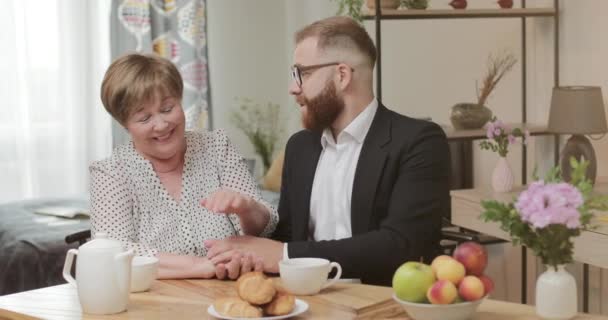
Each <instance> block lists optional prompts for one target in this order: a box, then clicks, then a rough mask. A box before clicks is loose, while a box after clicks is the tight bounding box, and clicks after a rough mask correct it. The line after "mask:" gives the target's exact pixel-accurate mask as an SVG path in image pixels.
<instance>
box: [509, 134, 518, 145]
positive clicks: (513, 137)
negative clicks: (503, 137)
mask: <svg viewBox="0 0 608 320" xmlns="http://www.w3.org/2000/svg"><path fill="white" fill-rule="evenodd" d="M507 139H509V144H514V143H515V142H516V140H515V136H514V135H512V134H509V136H507Z"/></svg>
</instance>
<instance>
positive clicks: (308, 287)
mask: <svg viewBox="0 0 608 320" xmlns="http://www.w3.org/2000/svg"><path fill="white" fill-rule="evenodd" d="M333 268H336V270H337V272H336V276H335V277H334V278H333V279H331V280H329V281H328V280H327V276H328V275H329V272H330V271H331V270H332V269H333ZM279 272H280V273H281V281H282V282H283V286H284V287H285V289H287V291H289V292H290V293H292V294H296V295H312V294H317V293H319V291H321V289H324V288H327V287H329V286H331V285H333V284H334V283H336V282H337V281H338V279H340V276H341V275H342V267H340V264H338V263H337V262H329V260H326V259H321V258H295V259H287V260H282V261H280V262H279Z"/></svg>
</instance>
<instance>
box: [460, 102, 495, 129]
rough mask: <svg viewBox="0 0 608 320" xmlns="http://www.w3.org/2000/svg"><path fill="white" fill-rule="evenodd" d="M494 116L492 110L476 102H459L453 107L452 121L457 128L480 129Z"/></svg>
mask: <svg viewBox="0 0 608 320" xmlns="http://www.w3.org/2000/svg"><path fill="white" fill-rule="evenodd" d="M490 118H492V110H490V109H488V107H486V106H480V105H478V104H476V103H458V104H456V105H454V106H453V107H452V114H451V115H450V121H451V122H452V125H453V126H454V128H455V129H479V128H482V127H483V126H484V125H485V124H486V123H487V122H488V121H489V120H490Z"/></svg>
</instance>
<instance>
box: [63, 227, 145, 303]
mask: <svg viewBox="0 0 608 320" xmlns="http://www.w3.org/2000/svg"><path fill="white" fill-rule="evenodd" d="M75 255H78V259H76V279H74V278H73V277H72V275H71V274H70V270H71V269H72V263H73V261H74V256H75ZM132 259H133V250H128V251H125V250H124V249H123V247H122V245H121V243H120V242H119V241H117V240H113V239H108V236H107V234H105V233H97V234H96V235H95V238H94V239H93V240H91V241H89V242H87V243H85V244H83V245H82V246H80V247H79V248H78V250H76V249H70V250H69V251H68V253H67V256H66V257H65V264H64V265H63V277H64V278H65V280H66V281H67V282H69V283H71V284H73V285H76V287H77V288H78V298H79V299H80V306H81V307H82V311H83V312H85V313H91V314H113V313H118V312H122V311H124V310H126V309H127V304H128V302H129V288H130V285H131V260H132Z"/></svg>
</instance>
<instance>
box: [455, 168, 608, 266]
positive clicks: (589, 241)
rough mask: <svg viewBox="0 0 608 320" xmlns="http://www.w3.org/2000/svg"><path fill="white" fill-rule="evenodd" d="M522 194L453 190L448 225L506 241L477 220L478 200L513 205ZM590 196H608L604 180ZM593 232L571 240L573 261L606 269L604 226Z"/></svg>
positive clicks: (492, 226) (607, 240)
mask: <svg viewBox="0 0 608 320" xmlns="http://www.w3.org/2000/svg"><path fill="white" fill-rule="evenodd" d="M522 190H523V187H519V188H516V189H515V190H514V191H513V192H509V193H494V192H493V191H492V190H491V188H484V189H481V188H479V189H467V190H454V191H451V192H450V194H451V196H452V223H453V224H454V225H457V226H460V227H463V228H467V229H470V230H474V231H478V232H481V233H485V234H488V235H491V236H494V237H497V238H501V239H505V240H510V239H511V238H510V237H509V235H508V234H507V233H506V232H504V231H502V230H501V229H500V227H499V224H498V223H496V222H484V221H482V220H480V219H479V215H481V212H482V207H481V201H482V200H492V199H494V200H498V201H502V202H509V201H513V200H514V199H515V198H516V197H517V195H518V194H519V193H520V192H521V191H522ZM594 192H597V193H599V194H608V179H606V178H603V179H598V180H597V181H596V184H595V187H594ZM596 225H597V226H598V228H597V229H595V230H592V231H583V232H582V233H581V235H580V236H579V237H576V238H574V260H576V261H579V262H583V263H587V264H590V265H593V266H597V267H600V268H608V254H606V249H607V248H608V224H607V223H596Z"/></svg>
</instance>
